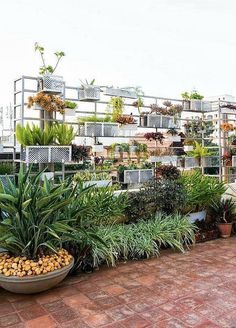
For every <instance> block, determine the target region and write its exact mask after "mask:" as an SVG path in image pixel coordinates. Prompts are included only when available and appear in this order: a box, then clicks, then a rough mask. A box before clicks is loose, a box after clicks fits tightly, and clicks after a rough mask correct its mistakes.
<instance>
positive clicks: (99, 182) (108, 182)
mask: <svg viewBox="0 0 236 328" xmlns="http://www.w3.org/2000/svg"><path fill="white" fill-rule="evenodd" d="M111 184H112V181H111V180H94V181H93V180H90V181H85V182H84V183H83V187H84V188H86V187H90V186H94V187H98V188H101V187H108V186H111Z"/></svg>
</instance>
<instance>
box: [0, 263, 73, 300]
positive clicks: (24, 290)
mask: <svg viewBox="0 0 236 328" xmlns="http://www.w3.org/2000/svg"><path fill="white" fill-rule="evenodd" d="M73 264H74V259H73V260H72V261H71V263H70V264H69V265H67V266H65V267H63V268H61V269H58V270H55V271H52V272H49V273H46V274H41V275H38V276H28V277H15V276H10V277H6V276H4V275H3V274H0V286H1V287H2V288H4V289H6V290H8V291H9V292H12V293H17V294H34V293H40V292H43V291H45V290H48V289H50V288H52V287H54V286H56V285H57V284H59V283H60V282H61V281H62V280H63V279H64V278H65V277H66V276H67V274H68V273H69V271H70V269H71V268H72V266H73Z"/></svg>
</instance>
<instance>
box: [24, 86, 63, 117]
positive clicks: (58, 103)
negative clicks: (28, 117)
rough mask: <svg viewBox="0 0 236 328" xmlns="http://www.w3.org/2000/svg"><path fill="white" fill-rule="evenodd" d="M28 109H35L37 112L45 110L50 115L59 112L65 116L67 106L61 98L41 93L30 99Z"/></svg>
mask: <svg viewBox="0 0 236 328" xmlns="http://www.w3.org/2000/svg"><path fill="white" fill-rule="evenodd" d="M27 107H28V108H32V107H33V108H34V109H35V110H45V111H47V112H49V113H53V112H59V113H60V114H64V112H65V107H66V105H65V102H64V101H63V100H62V99H61V97H60V96H57V95H54V94H47V93H44V92H42V91H41V92H38V93H37V94H36V95H35V96H33V97H32V96H30V97H29V98H28V104H27Z"/></svg>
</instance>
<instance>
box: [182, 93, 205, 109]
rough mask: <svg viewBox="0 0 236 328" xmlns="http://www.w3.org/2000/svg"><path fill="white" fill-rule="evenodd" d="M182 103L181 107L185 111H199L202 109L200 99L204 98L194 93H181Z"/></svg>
mask: <svg viewBox="0 0 236 328" xmlns="http://www.w3.org/2000/svg"><path fill="white" fill-rule="evenodd" d="M181 96H182V98H183V100H184V102H183V106H184V109H185V110H196V111H201V110H202V109H203V108H202V107H203V104H202V99H203V98H204V96H202V95H200V94H199V93H197V92H196V91H192V92H191V93H189V92H183V93H182V94H181Z"/></svg>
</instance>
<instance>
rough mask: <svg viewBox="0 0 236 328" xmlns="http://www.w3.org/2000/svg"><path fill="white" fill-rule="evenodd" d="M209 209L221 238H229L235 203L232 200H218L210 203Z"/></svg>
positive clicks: (235, 207)
mask: <svg viewBox="0 0 236 328" xmlns="http://www.w3.org/2000/svg"><path fill="white" fill-rule="evenodd" d="M210 209H211V211H212V213H213V215H214V216H215V219H216V222H217V223H218V228H219V231H220V235H221V237H223V238H228V237H230V235H231V232H232V226H233V222H232V221H233V220H234V218H235V209H236V205H235V201H234V200H233V199H232V198H226V199H224V198H223V199H219V200H218V201H215V202H212V203H211V207H210Z"/></svg>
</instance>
